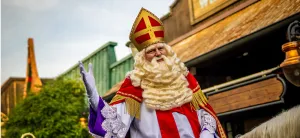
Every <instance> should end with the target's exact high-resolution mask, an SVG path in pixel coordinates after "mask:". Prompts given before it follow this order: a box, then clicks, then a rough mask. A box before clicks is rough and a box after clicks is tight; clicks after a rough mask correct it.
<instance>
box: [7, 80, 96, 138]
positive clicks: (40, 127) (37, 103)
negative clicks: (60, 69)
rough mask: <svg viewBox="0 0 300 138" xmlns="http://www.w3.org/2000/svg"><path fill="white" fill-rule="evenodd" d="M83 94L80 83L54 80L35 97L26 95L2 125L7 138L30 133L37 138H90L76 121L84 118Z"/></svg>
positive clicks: (85, 112) (84, 96)
mask: <svg viewBox="0 0 300 138" xmlns="http://www.w3.org/2000/svg"><path fill="white" fill-rule="evenodd" d="M85 100H86V93H85V90H84V86H83V84H82V83H81V82H78V81H75V80H63V79H60V80H54V81H52V82H48V83H47V84H45V85H44V86H43V87H42V89H41V91H40V93H39V94H37V95H34V94H30V95H29V96H28V97H27V98H26V99H24V100H23V101H22V102H21V103H20V104H18V105H17V107H16V108H14V110H13V111H12V113H11V114H10V115H9V120H8V122H7V123H6V124H5V128H6V130H7V131H6V134H5V137H7V138H20V137H21V135H22V134H24V133H27V132H31V133H33V134H34V135H35V136H36V137H37V138H81V137H82V138H83V137H85V138H86V137H90V136H89V134H88V129H87V128H83V127H81V125H80V123H79V118H80V117H85V118H87V105H86V102H85Z"/></svg>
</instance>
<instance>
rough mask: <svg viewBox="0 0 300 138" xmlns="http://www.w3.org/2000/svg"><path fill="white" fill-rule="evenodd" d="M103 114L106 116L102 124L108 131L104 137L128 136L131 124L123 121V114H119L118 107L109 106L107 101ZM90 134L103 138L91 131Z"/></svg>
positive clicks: (95, 137)
mask: <svg viewBox="0 0 300 138" xmlns="http://www.w3.org/2000/svg"><path fill="white" fill-rule="evenodd" d="M121 106H122V105H121ZM101 114H102V116H103V117H104V118H105V119H104V121H103V122H102V124H101V127H102V128H103V130H105V131H106V134H105V136H104V138H124V137H125V136H126V133H127V131H128V128H129V126H127V125H125V124H124V123H123V122H122V117H121V115H122V114H121V115H120V114H118V112H117V107H113V106H109V105H108V104H107V103H106V102H105V106H104V107H103V108H102V110H101ZM123 118H124V117H123ZM128 125H130V124H128ZM90 134H91V135H92V136H93V137H94V138H103V137H101V136H99V135H96V134H93V133H91V132H90Z"/></svg>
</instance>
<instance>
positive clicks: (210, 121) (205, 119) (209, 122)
mask: <svg viewBox="0 0 300 138" xmlns="http://www.w3.org/2000/svg"><path fill="white" fill-rule="evenodd" d="M197 114H198V119H199V122H200V126H201V134H200V137H201V135H202V136H203V135H206V136H208V135H210V136H208V137H211V136H212V137H217V138H218V136H217V134H216V129H217V123H216V120H215V119H214V117H213V116H211V115H210V114H209V113H208V112H206V111H205V110H203V109H200V110H198V111H197ZM206 130H207V131H208V132H209V133H207V132H206Z"/></svg>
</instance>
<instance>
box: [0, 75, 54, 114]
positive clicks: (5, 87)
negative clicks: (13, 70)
mask: <svg viewBox="0 0 300 138" xmlns="http://www.w3.org/2000/svg"><path fill="white" fill-rule="evenodd" d="M49 80H52V79H48V78H41V81H42V83H43V84H44V83H45V82H47V81H49ZM24 86H25V78H21V77H10V78H9V79H8V80H6V81H5V82H4V83H3V84H2V86H1V113H4V114H6V115H8V114H9V113H10V112H11V110H12V109H13V108H14V107H16V105H17V104H18V103H19V102H21V101H22V100H23V99H24Z"/></svg>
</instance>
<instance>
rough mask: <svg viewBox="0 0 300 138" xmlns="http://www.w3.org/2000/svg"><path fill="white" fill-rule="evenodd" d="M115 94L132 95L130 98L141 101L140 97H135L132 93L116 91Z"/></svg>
mask: <svg viewBox="0 0 300 138" xmlns="http://www.w3.org/2000/svg"><path fill="white" fill-rule="evenodd" d="M117 94H121V95H124V96H125V97H132V98H134V99H136V100H138V101H139V102H142V99H140V98H139V97H136V96H135V95H132V94H128V93H124V92H121V91H118V92H117Z"/></svg>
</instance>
